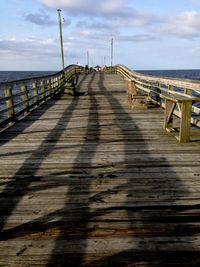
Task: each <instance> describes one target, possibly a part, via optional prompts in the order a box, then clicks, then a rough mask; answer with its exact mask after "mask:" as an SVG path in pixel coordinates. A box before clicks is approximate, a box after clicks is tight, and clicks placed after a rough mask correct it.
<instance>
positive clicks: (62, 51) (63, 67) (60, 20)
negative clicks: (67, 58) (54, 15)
mask: <svg viewBox="0 0 200 267" xmlns="http://www.w3.org/2000/svg"><path fill="white" fill-rule="evenodd" d="M57 11H58V21H59V30H60V48H61V58H62V69H63V72H64V71H65V62H64V50H63V37H62V17H61V9H58V10H57Z"/></svg>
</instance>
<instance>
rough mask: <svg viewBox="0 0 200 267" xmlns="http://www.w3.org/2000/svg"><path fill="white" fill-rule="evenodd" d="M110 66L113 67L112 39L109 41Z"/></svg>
mask: <svg viewBox="0 0 200 267" xmlns="http://www.w3.org/2000/svg"><path fill="white" fill-rule="evenodd" d="M110 65H111V67H112V66H113V38H112V39H111V53H110Z"/></svg>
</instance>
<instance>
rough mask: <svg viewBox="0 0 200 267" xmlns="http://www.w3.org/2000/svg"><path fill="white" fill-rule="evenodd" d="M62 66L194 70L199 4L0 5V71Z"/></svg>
mask: <svg viewBox="0 0 200 267" xmlns="http://www.w3.org/2000/svg"><path fill="white" fill-rule="evenodd" d="M57 9H61V10H62V11H61V14H62V17H63V18H64V23H63V24H62V31H63V46H64V55H65V65H66V66H67V65H69V64H76V63H77V62H79V63H80V64H81V65H83V66H84V65H85V64H87V52H88V54H89V64H90V66H95V65H97V64H98V65H103V64H106V65H110V62H111V58H110V55H111V39H112V38H113V64H114V65H115V64H123V65H126V66H127V67H129V68H131V69H134V70H159V69H200V1H199V0H167V1H163V0H98V1H97V0H1V1H0V10H1V16H0V71H4V70H33V71H34V70H53V71H57V70H60V69H61V68H62V63H61V52H60V37H59V23H58V12H57Z"/></svg>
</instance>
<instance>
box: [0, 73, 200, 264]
mask: <svg viewBox="0 0 200 267" xmlns="http://www.w3.org/2000/svg"><path fill="white" fill-rule="evenodd" d="M78 90H79V92H80V95H79V96H76V97H69V96H67V95H63V96H61V97H57V98H56V99H52V100H50V101H48V102H47V103H46V104H44V105H43V106H40V107H39V109H37V110H35V111H34V112H33V113H32V114H31V115H29V116H27V117H26V118H25V119H23V120H21V121H20V122H17V123H16V124H15V125H14V126H13V127H11V128H9V129H7V130H6V131H4V132H3V133H1V134H0V144H1V148H0V192H1V194H0V228H1V233H0V266H6V267H7V266H12V267H18V266H23V267H25V266H26V267H28V266H30V267H33V266H52V267H53V266H66V267H68V266H69V267H74V266H77V267H81V266H91V267H93V266H95V267H96V266H98V267H125V266H126V267H130V266H131V267H133V266H134V267H141V266H142V267H143V266H151V267H157V266H161V267H164V266H171V267H173V266H188V267H191V266H200V214H199V213H200V212H199V211H200V210H199V208H200V182H199V181H200V133H199V131H198V130H197V129H193V130H192V135H191V136H192V138H193V139H192V140H193V141H192V142H190V143H187V144H179V143H178V142H177V141H176V139H175V138H174V137H173V136H172V135H171V134H167V133H166V132H165V131H164V130H163V116H164V115H163V110H162V109H161V108H151V109H147V110H139V109H136V110H134V109H129V108H128V106H127V100H126V94H125V84H124V81H123V80H122V79H121V78H119V76H116V75H110V74H98V73H96V74H89V75H81V76H80V77H79V87H78Z"/></svg>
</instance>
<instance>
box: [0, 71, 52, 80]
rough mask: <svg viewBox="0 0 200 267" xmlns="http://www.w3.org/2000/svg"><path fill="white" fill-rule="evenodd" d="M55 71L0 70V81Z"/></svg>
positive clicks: (42, 74) (20, 78)
mask: <svg viewBox="0 0 200 267" xmlns="http://www.w3.org/2000/svg"><path fill="white" fill-rule="evenodd" d="M56 72H57V71H0V82H10V81H15V80H23V79H28V78H33V77H39V76H45V75H51V74H54V73H56Z"/></svg>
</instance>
